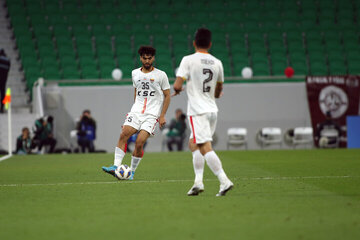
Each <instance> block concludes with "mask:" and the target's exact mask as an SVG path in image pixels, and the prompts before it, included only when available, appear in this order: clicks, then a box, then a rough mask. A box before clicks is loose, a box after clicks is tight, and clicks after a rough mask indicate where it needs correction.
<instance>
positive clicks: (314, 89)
mask: <svg viewBox="0 0 360 240" xmlns="http://www.w3.org/2000/svg"><path fill="white" fill-rule="evenodd" d="M306 88H307V95H308V102H309V110H310V117H311V123H312V127H313V129H314V137H316V135H317V128H318V127H319V125H321V123H324V122H325V121H327V120H329V116H331V121H333V122H336V124H338V125H339V126H340V128H341V137H340V139H341V140H342V141H340V147H346V116H348V115H358V114H359V95H360V76H308V77H306ZM327 115H328V117H327ZM315 145H318V142H317V141H315Z"/></svg>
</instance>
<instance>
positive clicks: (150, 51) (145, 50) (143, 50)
mask: <svg viewBox="0 0 360 240" xmlns="http://www.w3.org/2000/svg"><path fill="white" fill-rule="evenodd" d="M138 53H139V55H140V56H143V55H151V56H155V53H156V49H155V48H153V47H152V46H141V47H140V48H139V50H138Z"/></svg>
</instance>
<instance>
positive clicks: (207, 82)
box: [176, 52, 224, 116]
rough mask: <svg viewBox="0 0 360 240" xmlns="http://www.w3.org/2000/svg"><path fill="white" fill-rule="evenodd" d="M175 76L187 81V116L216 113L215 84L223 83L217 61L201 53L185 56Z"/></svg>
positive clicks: (209, 55)
mask: <svg viewBox="0 0 360 240" xmlns="http://www.w3.org/2000/svg"><path fill="white" fill-rule="evenodd" d="M176 76H177V77H182V78H184V79H185V80H186V81H187V83H186V93H187V96H188V107H187V114H188V116H192V115H197V114H202V113H208V112H217V111H218V108H217V106H216V103H215V87H216V83H217V82H224V69H223V66H222V63H221V61H220V60H219V59H217V58H215V57H214V56H212V55H211V54H209V53H202V52H196V53H194V54H191V55H188V56H185V57H183V59H182V60H181V63H180V66H179V69H178V71H177V74H176Z"/></svg>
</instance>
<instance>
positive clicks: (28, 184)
mask: <svg viewBox="0 0 360 240" xmlns="http://www.w3.org/2000/svg"><path fill="white" fill-rule="evenodd" d="M339 178H360V176H306V177H301V176H299V177H247V178H241V177H238V178H232V180H239V181H252V180H301V179H339ZM192 181H194V180H190V179H178V180H176V179H174V180H140V181H136V180H135V181H112V182H73V183H71V182H68V183H24V184H22V183H16V184H0V187H32V186H67V185H104V184H118V183H119V182H121V183H126V184H129V183H130V184H133V183H179V182H192ZM204 181H205V182H207V181H217V179H204Z"/></svg>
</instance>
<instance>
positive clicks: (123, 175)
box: [115, 165, 131, 180]
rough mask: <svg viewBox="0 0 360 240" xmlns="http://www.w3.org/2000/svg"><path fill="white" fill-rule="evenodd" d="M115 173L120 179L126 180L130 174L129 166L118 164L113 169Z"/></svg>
mask: <svg viewBox="0 0 360 240" xmlns="http://www.w3.org/2000/svg"><path fill="white" fill-rule="evenodd" d="M115 175H116V177H117V178H118V179H120V180H127V179H129V178H130V176H131V168H130V167H129V166H128V165H120V166H119V167H118V168H117V169H116V170H115Z"/></svg>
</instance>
